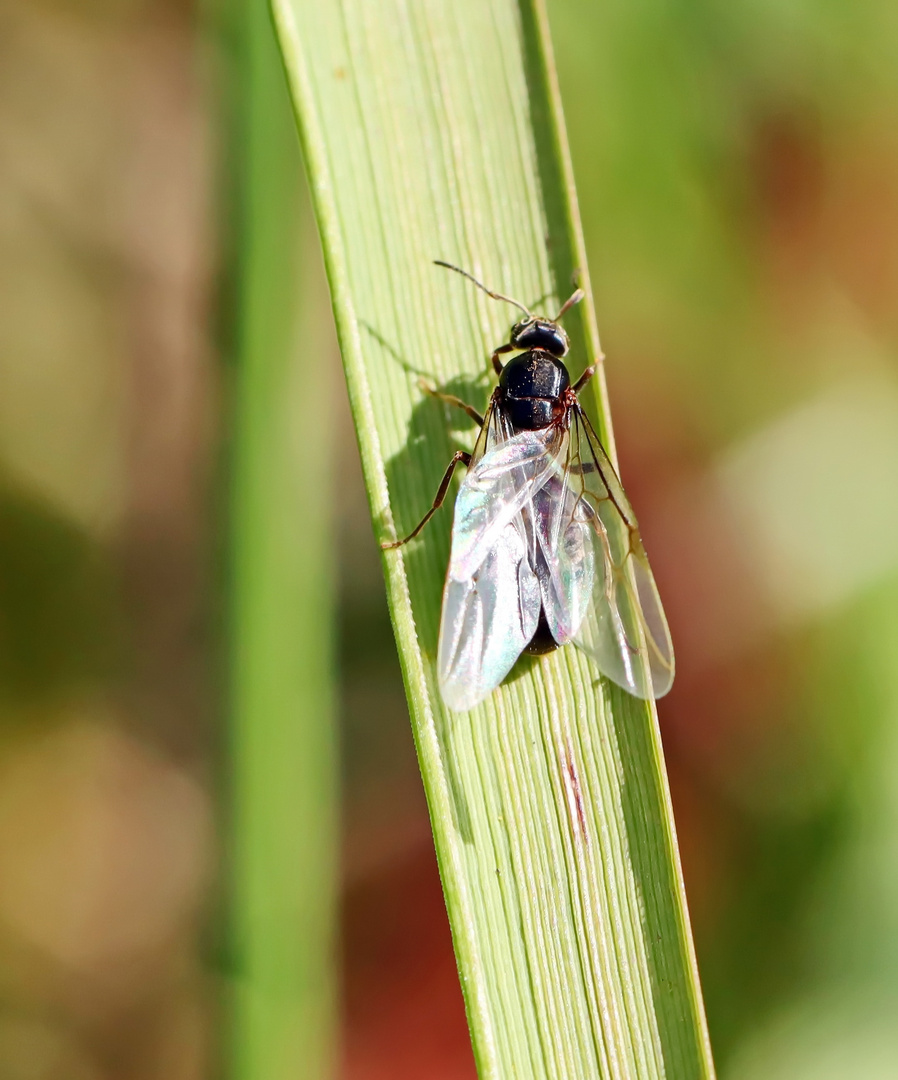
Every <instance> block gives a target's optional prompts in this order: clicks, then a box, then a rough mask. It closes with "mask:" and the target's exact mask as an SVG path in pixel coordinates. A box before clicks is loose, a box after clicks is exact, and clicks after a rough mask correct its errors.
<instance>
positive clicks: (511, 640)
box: [438, 406, 673, 711]
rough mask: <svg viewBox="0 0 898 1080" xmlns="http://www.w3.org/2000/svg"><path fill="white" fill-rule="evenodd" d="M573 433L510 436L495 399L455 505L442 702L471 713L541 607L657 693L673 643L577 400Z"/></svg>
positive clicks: (669, 672)
mask: <svg viewBox="0 0 898 1080" xmlns="http://www.w3.org/2000/svg"><path fill="white" fill-rule="evenodd" d="M571 420H572V422H571V425H570V429H569V430H568V429H565V428H563V427H561V426H555V425H553V426H551V427H548V428H543V429H540V430H537V431H521V432H517V433H515V432H514V431H513V429H512V428H511V426H510V424H509V423H508V421H507V420H506V419H505V418H504V416H503V415H502V410H501V409H497V408H495V407H493V406H491V407H490V410H489V412H488V414H487V416H486V419H485V423H484V426H483V431H482V433H481V436H480V439H479V440H478V444H477V447H476V448H475V451H474V454H473V457H472V462H471V465H470V467H469V468H468V473H467V476H466V478H465V480H464V483H463V484H462V486H461V489H460V490H459V494H458V498H457V500H456V504H455V519H454V524H453V530H452V552H451V555H450V559H449V570H448V574H447V577H446V586H445V589H444V592H443V614H442V621H441V624H440V642H439V651H438V669H439V680H440V690H441V693H442V695H443V699H444V701H445V702H446V704H447V705H448V706H449V707H450V708H452V709H455V710H457V711H462V710H465V709H470V708H473V706H474V705H476V704H477V703H478V702H480V701H482V700H483V699H484V698H485V697H486V696H487V695H488V694H489V693H490V692H491V691H492V690H494V689H495V688H496V687H497V686H498V685H499V683H501V682H502V680H503V679H504V678H505V676H506V675H507V674H508V672H509V671H510V670H511V668H512V667H513V665H514V663H515V661H516V660H517V658H518V657H519V656H520V654H521V653H522V652H523V651H524V649H525V648H526V647H527V645H528V644H529V642H530V640H531V638H532V637H533V634H534V632H535V631H536V628H537V624H538V622H539V616H540V612H541V611H542V612H543V613H544V614H545V618H546V622H547V623H548V626H549V629H550V630H551V632H552V636H553V637H554V638H555V640H556V641H557V642H558V644H559V645H564V644H566V643H567V642H569V641H574V642H575V643H576V644H578V645H579V646H580V647H582V648H583V649H584V650H585V651H586V652H588V653H589V654H590V655H591V656H593V657H594V659H595V661H596V663H597V664H598V667H599V670H600V671H601V672H602V673H603V674H604V675H606V676H607V677H608V678H609V679H611V680H613V681H614V682H616V683H617V684H618V685H620V686H622V687H623V688H624V689H625V690H628V691H629V692H630V693H632V694H635V695H636V696H637V697H642V698H649V697H661V696H662V695H663V694H665V693H667V691H668V690H669V689H670V684H671V682H672V681H673V651H672V647H671V641H670V634H669V632H668V629H667V622H666V620H665V618H664V613H663V611H662V608H661V603H660V600H659V598H658V591H657V589H656V587H655V582H654V579H653V578H652V573H651V570H650V569H649V564H648V560H647V559H646V555H645V550H644V548H643V546H642V541H641V540H640V538H639V532H638V529H637V526H636V520H635V517H634V516H633V512H632V509H631V508H630V505H629V503H628V502H627V499H626V496H625V495H624V492H623V489H622V487H621V485H620V482H619V481H618V479H617V476H616V475H615V472H614V469H613V468H612V466H611V463H610V462H609V460H608V458H607V456H606V455H605V453H604V451H603V450H602V447H601V445H600V443H599V440H598V438H597V437H596V435H595V432H594V431H593V429H592V427H591V426H590V425H589V421H588V420H587V419H586V417H585V415H584V414H583V413H582V412H581V411H580V409H579V406H575V407H574V409H573V410H572V413H571Z"/></svg>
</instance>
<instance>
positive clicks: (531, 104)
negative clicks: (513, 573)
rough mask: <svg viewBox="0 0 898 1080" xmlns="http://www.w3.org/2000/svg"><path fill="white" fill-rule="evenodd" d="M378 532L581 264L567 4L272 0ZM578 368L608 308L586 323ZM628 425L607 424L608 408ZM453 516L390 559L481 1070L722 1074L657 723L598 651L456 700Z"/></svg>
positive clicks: (593, 349) (426, 499)
mask: <svg viewBox="0 0 898 1080" xmlns="http://www.w3.org/2000/svg"><path fill="white" fill-rule="evenodd" d="M274 2H275V13H276V19H277V22H278V25H279V29H280V34H281V42H282V47H283V49H284V54H285V58H286V63H287V68H288V72H289V76H290V80H291V85H292V89H293V94H294V100H295V103H296V106H297V112H298V115H299V119H300V126H301V131H302V134H303V138H304V143H305V150H306V160H307V164H308V167H309V173H310V179H311V183H312V190H313V196H314V199H315V204H316V210H317V214H318V220H319V226H320V229H321V233H322V239H323V243H324V249H325V258H326V261H327V264H328V273H329V277H330V283H331V290H332V297H333V301H334V308H335V313H336V316H337V324H338V330H339V333H340V338H341V345H342V349H343V357H344V362H345V366H346V374H347V381H348V385H349V391H350V396H351V400H352V405H353V410H354V415H355V420H356V425H357V429H358V434H359V444H360V448H361V453H362V461H363V465H364V469H365V476H366V482H367V485H368V492H369V498H370V501H371V506H372V512H373V515H374V519H375V524H376V526H377V532H378V535H379V537H380V538H381V539H390V538H392V537H393V536H394V535H403V534H405V533H407V532H408V531H409V529H410V528H411V527H412V526H413V525H414V524H415V523H416V521H417V520H418V519H419V518H420V516H421V514H422V513H423V512H424V510H425V509H426V508H427V506H428V505H429V504H430V500H431V498H432V497H433V492H434V490H435V489H436V486H437V483H438V481H439V478H440V476H441V475H442V472H443V469H444V468H445V465H446V462H447V461H448V459H449V457H450V456H451V453H452V449H453V447H454V446H455V445H458V442H462V443H464V442H465V441H467V443H468V445H470V442H471V436H472V431H471V430H470V426H469V427H468V429H467V430H465V429H464V425H460V426H459V428H458V430H457V431H456V432H455V433H454V434H450V432H449V431H447V428H448V426H449V424H450V423H453V424H455V423H457V422H458V421H457V418H455V417H450V416H449V415H448V413H447V412H446V410H445V409H444V407H443V406H441V405H440V404H439V403H438V402H436V401H434V400H433V399H430V398H427V397H426V396H425V395H424V394H423V393H422V391H421V389H420V386H419V378H420V377H421V376H425V377H426V378H427V379H428V380H430V381H432V382H434V383H436V384H437V385H439V386H440V387H441V388H443V389H445V390H448V391H450V392H453V393H457V394H459V395H460V396H461V397H463V398H465V399H466V400H469V401H471V403H472V404H474V405H476V406H478V407H482V406H483V405H484V403H485V401H486V398H487V395H488V393H489V389H490V387H491V383H490V373H489V371H488V363H487V357H488V355H489V352H490V350H491V348H493V347H494V346H495V345H496V344H498V343H500V342H501V341H503V340H505V339H506V337H507V334H508V326H509V324H510V322H511V321H512V318H513V313H512V312H511V311H510V310H509V309H508V308H507V307H506V306H505V305H501V304H497V303H495V302H494V301H491V300H489V299H487V298H486V297H484V296H483V295H482V294H479V293H477V292H476V291H475V290H474V288H473V287H472V286H470V285H469V284H468V283H466V282H464V281H462V280H461V279H460V278H458V277H457V276H454V275H452V276H450V275H449V274H448V273H447V272H446V271H445V270H442V269H439V268H436V267H434V266H433V265H432V260H433V259H437V258H440V259H447V260H450V261H452V262H454V263H457V264H459V265H462V266H464V267H466V268H468V269H470V270H472V271H474V272H475V273H478V274H479V276H481V277H482V278H484V279H486V280H487V281H488V282H489V283H490V285H491V286H492V287H493V288H497V289H500V290H503V291H505V292H507V293H509V294H512V295H516V296H520V297H521V299H522V300H524V301H525V302H526V303H531V304H532V303H536V301H537V300H538V299H539V298H542V300H541V301H540V307H541V308H542V307H543V306H544V307H545V308H546V309H547V310H549V311H552V310H557V307H556V305H557V304H558V302H559V299H560V298H561V299H563V298H565V297H566V296H567V295H568V294H569V292H570V289H571V280H572V277H573V275H574V272H575V270H577V269H580V270H581V271H584V284H585V283H586V282H585V266H584V261H583V252H582V245H581V241H580V237H579V232H578V230H577V228H576V226H575V214H574V210H573V206H572V197H573V196H572V191H571V185H570V181H569V172H568V168H567V162H566V159H565V157H564V154H565V150H564V140H563V132H562V130H561V128H560V117H559V113H558V111H557V108H556V104H557V102H556V97H555V90H554V80H553V77H552V71H551V66H550V64H549V61H548V59H547V57H548V45H547V41H546V37H545V19H544V16H543V13H542V10H541V8H539V7H538V6H537V7H534V6H533V5H532V3H531V2H530V0H521V3H520V5H519V4H517V3H515V2H513V0H422V2H420V3H413V4H409V3H406V2H404V0H382V2H379V3H377V4H374V3H371V2H366V0H319V2H318V3H308V2H307V0H274ZM566 325H567V327H568V329H569V331H570V332H571V337H572V344H573V348H572V353H571V357H572V369H573V374H574V376H575V377H576V375H577V374H579V372H580V370H581V369H582V367H583V366H585V365H586V364H587V363H588V362H589V361H590V360H592V359H594V358H595V357H596V355H597V354H598V342H597V338H596V334H595V327H594V323H593V321H592V313H591V309H590V307H589V305H588V304H587V305H584V307H583V309H582V310H578V311H576V312H574V313H572V315H571V318H570V319H569V320H568V321H567V323H566ZM600 420H601V421H603V423H602V424H601V428H602V430H603V431H604V433H605V436H606V438H607V437H608V436H609V428H608V424H607V413H605V412H604V407H603V414H602V416H601V417H600ZM450 517H451V514H450V513H449V512H446V511H444V512H443V514H442V515H441V516H439V517H438V518H437V519H435V521H434V522H433V523H432V525H431V527H430V529H429V530H428V531H427V532H426V533H425V534H424V535H423V536H422V538H421V540H420V541H418V542H417V543H416V544H414V545H410V546H409V547H408V548H406V549H402V550H400V551H392V552H389V553H387V555H386V557H385V570H386V576H387V584H388V590H389V596H390V603H391V610H392V614H393V620H394V626H395V629H396V636H397V641H398V644H399V648H400V655H401V658H402V663H403V670H404V674H405V679H406V687H407V691H408V696H409V702H410V705H411V710H412V717H413V727H414V732H415V738H416V743H417V747H418V753H419V758H420V762H421V771H422V776H423V779H424V783H425V787H426V790H427V797H428V802H429V806H430V812H431V817H432V821H433V828H434V838H435V843H436V849H437V856H438V859H439V862H440V869H441V873H442V877H443V885H444V891H445V894H446V902H447V907H448V911H449V916H450V920H451V924H452V930H453V935H454V943H455V948H456V954H457V957H458V963H459V970H460V974H461V981H462V989H463V991H464V994H465V998H466V1003H467V1009H468V1018H469V1023H470V1026H471V1032H472V1038H473V1043H474V1050H475V1055H476V1057H477V1061H478V1066H479V1069H480V1073H481V1076H482V1077H495V1078H499V1077H502V1078H508V1077H516V1078H520V1080H524V1078H534V1080H536V1078H542V1077H553V1078H554V1077H558V1078H561V1077H563V1078H565V1080H573V1078H576V1077H582V1078H584V1080H588V1078H594V1077H598V1076H600V1077H608V1078H620V1080H623V1078H633V1080H636V1078H639V1080H644V1078H657V1077H662V1076H667V1077H675V1078H676V1080H693V1078H701V1077H708V1076H710V1075H711V1074H712V1066H711V1063H710V1054H709V1051H708V1045H707V1037H706V1032H705V1026H704V1018H703V1015H702V1010H701V1002H700V994H699V990H698V983H697V977H696V973H695V967H694V958H693V954H692V947H691V941H690V938H689V930H688V921H687V919H686V915H685V905H684V900H683V894H682V885H681V881H680V876H679V867H678V862H677V855H676V846H675V840H674V834H673V825H672V820H671V816H670V805H669V797H668V793H667V787H666V780H665V777H664V773H663V765H662V762H661V755H660V747H659V742H658V734H657V727H656V723H655V717H654V711H653V709H652V708H650V707H649V706H647V705H645V704H644V703H640V702H636V701H635V700H634V699H632V698H629V697H628V696H627V695H625V694H624V693H622V692H619V691H616V690H614V689H613V688H609V686H608V685H607V684H605V683H603V682H602V681H601V680H600V679H599V677H598V673H597V672H596V670H595V669H594V667H593V666H592V665H591V663H590V662H589V661H588V660H587V659H586V658H585V657H584V656H583V655H582V654H580V653H579V652H578V651H577V650H575V649H573V648H565V649H562V650H559V651H558V652H557V653H555V654H554V655H552V656H551V657H547V658H543V659H541V660H539V661H538V662H528V663H523V664H522V665H520V667H519V669H518V670H516V672H515V673H513V677H512V678H510V679H509V680H507V682H506V684H505V685H504V686H503V687H501V688H500V690H499V691H497V692H496V693H495V694H494V695H492V696H491V698H490V699H489V700H488V701H487V702H486V703H485V704H484V705H483V706H481V707H479V708H478V709H476V710H474V711H472V712H470V713H466V714H462V715H452V714H449V713H447V712H446V711H445V709H444V708H443V706H442V705H441V702H440V700H439V695H438V692H437V690H436V685H435V678H434V656H435V648H436V636H437V627H438V622H439V605H440V594H441V586H442V579H443V575H444V572H445V566H446V560H447V556H448V536H449V526H450Z"/></svg>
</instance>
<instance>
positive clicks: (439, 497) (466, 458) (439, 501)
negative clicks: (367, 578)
mask: <svg viewBox="0 0 898 1080" xmlns="http://www.w3.org/2000/svg"><path fill="white" fill-rule="evenodd" d="M459 462H462V463H463V464H464V466H465V468H467V467H468V465H470V464H471V455H470V454H469V453H468V452H467V451H466V450H456V451H455V453H454V454H453V455H452V460H451V461H450V462H449V468H448V469H447V470H446V472H445V474H444V475H443V479H442V480H441V481H440V486H439V488H438V489H437V493H436V498H435V499H434V500H433V506H431V508H430V509H429V510H428V511H427V513H426V514H425V515H424V517H423V518H421V520H420V521H419V522H418V524H417V525H416V526H415V528H414V529H412V531H411V532H410V533H409V534H408V536H406V537H405V538H404V539H402V540H393V541H392V543H389V544H381V545H380V546H381V550H383V551H389V550H390V548H398V547H402V545H403V544H407V543H408V542H409V540H414V538H415V537H416V536H417V535H418V533H419V532H420V531H421V530H422V529H423V528H424V526H425V525H426V524H427V522H428V521H430V519H431V518H432V517H433V515H434V514H435V513H436V512H437V510H439V508H440V507H441V506H442V505H443V500H444V499H445V498H446V492H447V491H448V490H449V483H450V481H451V480H452V474H453V473H454V472H455V466H456V465H457V464H458V463H459Z"/></svg>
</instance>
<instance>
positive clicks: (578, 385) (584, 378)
mask: <svg viewBox="0 0 898 1080" xmlns="http://www.w3.org/2000/svg"><path fill="white" fill-rule="evenodd" d="M597 367H598V364H590V365H589V367H588V368H587V369H586V370H585V371H584V372H583V374H582V375H581V376H580V378H579V379H578V380H577V381H576V382H575V383H574V386H573V390H574V393H575V394H579V393H580V391H581V390H582V389H583V387H584V386H586V384H587V383H588V382H589V380H590V379H591V378H592V377H593V375H595V373H596V368H597Z"/></svg>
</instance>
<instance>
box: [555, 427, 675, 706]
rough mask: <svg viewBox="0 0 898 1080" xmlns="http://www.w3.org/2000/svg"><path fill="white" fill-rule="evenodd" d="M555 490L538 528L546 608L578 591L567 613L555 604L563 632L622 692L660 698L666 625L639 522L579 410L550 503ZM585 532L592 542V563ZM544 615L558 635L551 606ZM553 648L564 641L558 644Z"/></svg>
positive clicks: (669, 657) (670, 672)
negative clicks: (586, 593)
mask: <svg viewBox="0 0 898 1080" xmlns="http://www.w3.org/2000/svg"><path fill="white" fill-rule="evenodd" d="M554 484H558V485H560V486H561V487H562V488H563V491H564V494H563V497H557V498H556V499H555V501H554V503H552V501H551V500H550V499H548V498H547V499H546V510H545V520H544V522H543V524H542V525H541V530H542V533H544V534H545V536H546V540H545V542H544V543H543V542H542V541H541V550H542V552H543V554H544V561H545V563H546V573H547V574H548V575H549V576H550V579H551V589H549V590H548V593H547V586H546V585H545V584H544V585H543V599H544V602H546V600H547V595H548V596H549V598H551V597H552V596H553V595H554V594H555V593H557V594H560V595H564V594H565V591H566V590H567V592H568V593H570V591H571V590H573V594H574V595H573V596H572V597H570V598H569V599H568V600H567V601H566V603H567V607H566V608H565V606H564V604H563V603H556V604H555V608H554V611H555V612H556V614H555V616H554V617H555V618H556V620H557V621H558V623H559V630H560V631H562V632H563V633H570V636H571V637H572V638H573V640H574V641H576V643H577V644H578V645H579V646H580V647H581V648H583V649H584V650H585V651H586V652H588V653H589V654H590V655H591V656H592V657H593V658H594V659H595V661H596V663H597V664H598V667H599V670H600V671H601V672H602V674H603V675H606V676H607V677H608V678H609V679H611V680H612V681H613V682H615V683H617V684H618V686H622V687H623V688H624V689H625V690H627V691H629V692H630V693H631V694H634V695H635V696H636V697H640V698H659V697H663V696H664V694H666V693H667V691H668V690H669V689H670V687H671V684H672V683H673V677H674V657H673V644H672V642H671V639H670V631H669V630H668V627H667V619H666V618H665V616H664V610H663V608H662V607H661V599H660V597H659V596H658V589H657V587H656V585H655V579H654V578H653V576H652V571H651V568H650V567H649V561H648V558H647V556H646V553H645V548H644V547H643V545H642V539H641V538H640V535H639V527H638V525H637V524H636V516H635V515H634V513H633V510H632V507H631V506H630V503H629V502H628V500H627V496H626V495H625V494H624V489H623V487H622V486H621V483H620V481H619V480H618V478H617V474H616V473H615V471H614V468H613V466H612V465H611V462H610V461H609V460H608V456H607V455H606V454H605V451H604V450H603V449H602V446H601V443H600V442H599V439H598V437H597V435H596V433H595V431H594V430H593V428H592V425H591V424H590V423H589V420H588V419H587V418H586V416H585V414H584V413H583V412H582V411H581V410H580V409H579V408H577V409H576V410H575V413H574V419H573V423H572V424H571V430H570V434H569V436H568V441H567V446H566V454H565V461H564V468H563V472H562V474H561V475H560V476H559V477H558V478H557V479H556V481H553V484H550V485H547V487H546V488H544V493H545V494H546V495H547V496H548V494H549V491H550V489H551V488H552V486H553V485H554ZM541 505H542V504H541ZM587 531H588V532H589V533H590V534H591V537H592V557H591V558H590V555H589V554H588V553H587V552H588V548H589V545H588V544H587V542H586V539H585V536H586V532H587ZM541 579H542V574H541ZM586 589H589V590H590V592H591V597H590V600H589V602H586V601H585V600H584V590H586ZM553 603H554V601H553ZM587 611H588V614H584V612H587ZM546 615H547V618H548V619H549V625H550V627H551V628H552V631H553V633H555V626H553V623H552V618H553V616H552V615H551V614H550V605H549V603H548V602H546ZM578 616H579V618H580V622H579V624H577V618H578ZM565 619H567V622H565V621H564V620H565ZM571 626H574V629H573V631H571V630H570V627H571ZM556 640H559V641H561V638H560V637H557V636H556ZM565 640H567V639H565Z"/></svg>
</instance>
